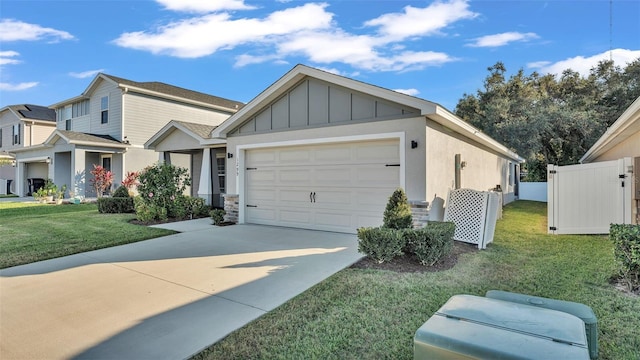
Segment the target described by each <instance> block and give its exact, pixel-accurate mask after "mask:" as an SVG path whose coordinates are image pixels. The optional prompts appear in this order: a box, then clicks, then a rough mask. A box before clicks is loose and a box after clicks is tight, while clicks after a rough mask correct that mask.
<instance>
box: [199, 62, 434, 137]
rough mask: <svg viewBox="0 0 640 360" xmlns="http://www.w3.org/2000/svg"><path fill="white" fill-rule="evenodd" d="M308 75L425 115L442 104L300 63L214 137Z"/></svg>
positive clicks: (216, 131)
mask: <svg viewBox="0 0 640 360" xmlns="http://www.w3.org/2000/svg"><path fill="white" fill-rule="evenodd" d="M307 76H308V77H312V78H316V79H320V80H323V81H327V82H330V83H333V84H336V85H338V86H342V87H345V88H348V89H352V90H355V91H358V92H362V93H366V94H371V95H373V96H378V97H381V98H384V99H387V100H389V101H392V102H396V103H399V104H403V105H406V106H408V107H412V108H416V109H420V112H421V115H423V116H425V115H430V114H433V113H435V111H436V108H437V106H438V105H437V104H435V103H432V102H430V101H427V100H424V99H419V98H416V97H413V96H409V95H406V94H402V93H399V92H396V91H393V90H389V89H385V88H381V87H378V86H375V85H372V84H367V83H364V82H361V81H357V80H353V79H350V78H347V77H344V76H340V75H335V74H332V73H329V72H326V71H322V70H318V69H315V68H312V67H308V66H305V65H301V64H298V65H296V66H295V67H294V68H293V69H291V70H289V72H287V73H286V74H284V75H283V76H282V77H280V78H279V79H278V80H276V82H274V83H273V84H272V85H270V86H269V87H268V88H267V89H265V90H264V91H263V92H261V93H260V94H258V96H256V97H255V98H253V99H252V100H251V101H249V103H248V104H246V105H245V106H244V107H243V108H242V109H240V110H239V111H238V112H236V113H235V114H234V115H232V116H231V117H230V118H228V119H227V120H225V121H224V122H222V124H220V126H218V127H217V128H216V129H215V130H214V131H212V132H211V136H210V137H211V138H218V139H224V138H226V137H227V134H228V132H229V131H231V130H233V129H234V128H235V126H236V125H238V124H240V123H242V122H244V121H245V120H247V119H248V118H249V117H251V116H253V115H254V113H255V112H257V111H258V110H260V109H262V108H263V107H264V106H266V105H267V104H269V103H270V102H271V101H273V100H275V99H277V98H278V97H280V96H281V95H282V94H284V93H285V92H286V91H287V90H289V89H290V88H291V87H292V86H293V85H295V84H296V83H298V82H299V81H301V80H302V79H304V78H305V77H307Z"/></svg>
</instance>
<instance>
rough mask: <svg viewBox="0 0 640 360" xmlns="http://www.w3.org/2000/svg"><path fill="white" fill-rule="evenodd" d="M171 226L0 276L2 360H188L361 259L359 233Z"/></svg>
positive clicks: (201, 222) (200, 222) (196, 223)
mask: <svg viewBox="0 0 640 360" xmlns="http://www.w3.org/2000/svg"><path fill="white" fill-rule="evenodd" d="M205 220H207V221H208V222H206V223H205ZM162 226H163V227H165V226H166V227H173V228H176V227H180V228H181V230H182V231H184V232H182V233H179V234H175V235H171V236H166V237H162V238H158V239H153V240H148V241H143V242H138V243H134V244H128V245H124V246H118V247H113V248H108V249H102V250H97V251H92V252H87V253H83V254H77V255H72V256H67V257H64V258H58V259H53V260H47V261H42V262H38V263H33V264H28V265H22V266H16V267H13V268H8V269H4V270H0V358H2V359H70V358H76V359H183V358H188V357H189V356H191V355H193V354H195V353H197V352H198V351H200V350H201V349H203V348H205V347H207V346H208V345H210V344H212V343H214V342H216V341H218V340H220V339H222V338H223V337H225V336H226V335H228V334H229V333H231V332H232V331H234V330H236V329H238V328H240V327H242V326H243V325H245V324H247V323H248V322H250V321H251V320H254V319H256V318H257V317H259V316H261V315H263V314H265V313H266V312H268V311H270V310H273V309H274V308H276V307H278V306H279V305H281V304H283V303H285V302H286V301H288V300H289V299H291V298H292V297H294V296H296V295H298V294H300V293H302V292H303V291H305V290H307V289H308V288H310V287H311V286H313V285H315V284H317V283H319V282H321V281H322V280H324V279H325V278H327V277H328V276H330V275H332V274H334V273H336V272H338V271H340V270H342V269H343V268H345V267H348V266H349V265H351V264H352V263H354V262H355V261H357V260H358V259H359V258H360V257H361V255H360V254H359V253H358V252H357V239H356V237H355V235H348V234H338V233H328V232H320V231H309V230H299V229H287V228H278V227H267V226H257V225H234V226H227V227H215V226H212V225H210V219H201V220H192V221H190V222H183V223H173V224H166V225H162Z"/></svg>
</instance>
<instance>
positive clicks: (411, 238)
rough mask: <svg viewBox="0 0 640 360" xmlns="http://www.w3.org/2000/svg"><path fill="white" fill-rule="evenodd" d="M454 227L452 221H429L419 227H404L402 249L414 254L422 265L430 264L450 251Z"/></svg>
mask: <svg viewBox="0 0 640 360" xmlns="http://www.w3.org/2000/svg"><path fill="white" fill-rule="evenodd" d="M455 228H456V226H455V224H454V223H452V222H429V223H428V225H427V226H426V227H423V228H420V229H405V230H403V231H402V233H403V237H404V240H405V248H404V250H405V251H407V252H410V253H413V254H415V255H416V257H417V258H418V260H419V261H420V263H421V264H422V265H427V266H431V265H433V264H435V263H436V262H437V261H438V260H440V259H441V258H442V257H443V256H445V255H447V254H449V253H450V252H451V249H452V248H453V234H454V232H455Z"/></svg>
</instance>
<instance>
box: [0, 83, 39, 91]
mask: <svg viewBox="0 0 640 360" xmlns="http://www.w3.org/2000/svg"><path fill="white" fill-rule="evenodd" d="M37 85H38V83H37V82H23V83H18V84H10V83H5V82H0V90H2V91H22V90H27V89H31V88H32V87H34V86H37Z"/></svg>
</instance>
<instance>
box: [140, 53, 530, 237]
mask: <svg viewBox="0 0 640 360" xmlns="http://www.w3.org/2000/svg"><path fill="white" fill-rule="evenodd" d="M163 130H164V132H162V131H161V132H159V133H157V134H156V135H154V137H153V138H152V139H150V141H148V142H147V143H146V144H145V146H147V147H149V148H155V149H157V150H159V151H174V150H176V151H177V150H180V149H182V150H186V149H187V148H200V147H209V148H212V149H215V159H220V163H218V162H216V163H217V164H221V163H223V162H224V161H225V160H226V165H225V166H226V167H225V173H226V179H225V181H226V185H225V191H226V196H225V197H226V201H225V209H226V210H227V213H228V214H231V215H232V216H233V215H237V220H238V222H239V223H255V224H267V225H279V226H288V227H298V228H308V229H318V230H329V231H338V232H347V233H353V232H355V231H356V229H357V228H358V227H361V226H379V225H380V224H381V223H382V214H383V212H384V209H385V206H386V203H387V201H388V198H389V196H390V195H391V193H392V192H393V191H394V190H395V189H396V188H398V187H401V188H403V189H405V191H406V193H407V197H408V199H409V200H410V202H411V203H412V204H414V206H423V204H425V203H426V202H431V201H432V200H433V199H440V201H441V200H442V199H446V197H447V193H448V191H449V190H450V189H454V188H472V189H476V190H490V189H496V188H499V189H500V190H501V191H502V195H503V202H504V203H508V202H511V201H513V200H515V199H516V198H517V191H518V173H519V164H520V163H521V162H522V161H523V159H522V158H521V157H520V156H518V155H517V154H516V153H514V152H513V151H511V150H510V149H508V148H507V147H505V146H504V145H502V144H500V143H498V142H497V141H495V140H494V139H492V138H490V137H489V136H487V135H486V134H484V133H482V132H481V131H479V130H478V129H476V128H475V127H473V126H472V125H470V124H468V123H466V122H465V121H463V120H461V119H460V118H458V117H457V116H455V115H454V114H453V113H451V112H450V111H448V110H447V109H445V108H443V107H442V106H440V105H438V104H436V103H433V102H430V101H427V100H423V99H419V98H416V97H413V96H409V95H405V94H401V93H398V92H395V91H392V90H388V89H384V88H381V87H378V86H375V85H371V84H367V83H364V82H360V81H357V80H354V79H350V78H347V77H343V76H339V75H335V74H332V73H329V72H326V71H322V70H319V69H315V68H311V67H308V66H304V65H297V66H295V67H294V68H293V69H292V70H290V71H289V72H288V73H286V74H285V75H284V76H282V77H281V78H280V79H278V80H277V81H276V82H275V83H274V84H273V85H271V86H269V87H268V88H267V89H266V90H264V91H263V92H262V93H260V94H259V95H258V96H257V97H255V98H254V99H253V100H251V101H250V102H249V103H248V104H247V105H245V106H244V107H243V108H241V109H240V110H239V111H238V112H237V113H235V114H234V115H232V116H231V117H230V118H229V119H227V120H225V121H224V122H222V123H221V124H220V125H219V126H217V127H215V128H214V129H213V130H212V131H211V133H210V134H209V135H208V136H203V135H204V133H199V132H197V131H194V130H193V129H190V128H189V125H188V124H185V123H178V122H175V123H173V124H170V125H169V126H168V127H165V129H163ZM212 151H214V150H212ZM213 158H214V156H213V152H212V155H211V159H213ZM218 170H219V168H215V167H213V166H212V167H211V168H210V169H205V170H203V172H204V171H212V172H214V173H216V172H217V171H218Z"/></svg>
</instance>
